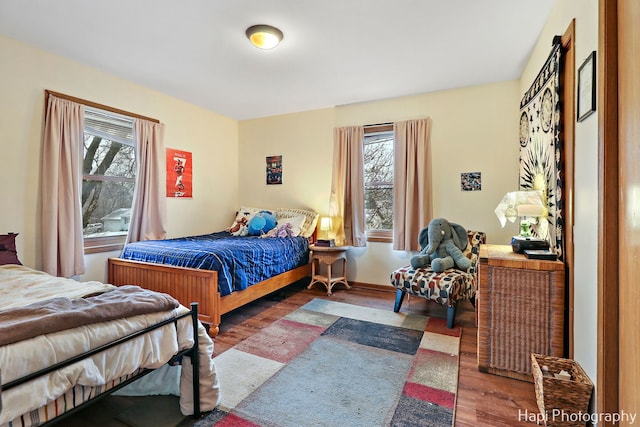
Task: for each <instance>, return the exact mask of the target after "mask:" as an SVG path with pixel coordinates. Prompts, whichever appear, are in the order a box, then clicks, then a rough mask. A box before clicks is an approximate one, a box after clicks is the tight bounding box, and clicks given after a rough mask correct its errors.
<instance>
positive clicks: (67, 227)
mask: <svg viewBox="0 0 640 427" xmlns="http://www.w3.org/2000/svg"><path fill="white" fill-rule="evenodd" d="M83 134H84V106H83V105H81V104H78V103H75V102H72V101H68V100H64V99H60V98H56V97H55V96H52V95H49V96H48V98H47V111H46V115H45V121H44V140H43V150H42V219H41V224H42V269H43V270H44V271H46V272H47V273H49V274H52V275H54V276H63V277H71V276H75V275H78V274H83V273H84V272H85V268H84V241H83V238H82V207H81V205H80V200H81V197H80V194H81V192H82V179H81V177H82V173H81V164H82V155H83V153H82V147H83V145H82V144H83V140H84V136H83Z"/></svg>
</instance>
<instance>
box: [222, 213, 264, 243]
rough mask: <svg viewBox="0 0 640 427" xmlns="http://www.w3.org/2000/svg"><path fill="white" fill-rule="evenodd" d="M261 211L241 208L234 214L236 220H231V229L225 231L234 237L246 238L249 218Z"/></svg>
mask: <svg viewBox="0 0 640 427" xmlns="http://www.w3.org/2000/svg"><path fill="white" fill-rule="evenodd" d="M261 210H262V209H258V208H247V207H245V206H241V207H240V209H238V212H237V213H236V218H235V219H234V220H233V224H231V227H229V228H227V231H228V232H229V233H231V234H232V235H234V236H246V235H247V234H249V221H251V218H253V216H254V215H255V214H257V213H258V212H260V211H261Z"/></svg>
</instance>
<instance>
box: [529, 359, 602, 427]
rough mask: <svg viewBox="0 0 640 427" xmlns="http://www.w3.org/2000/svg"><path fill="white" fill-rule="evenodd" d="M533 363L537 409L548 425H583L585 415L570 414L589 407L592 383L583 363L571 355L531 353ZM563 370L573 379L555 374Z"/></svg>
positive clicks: (586, 409) (585, 411) (584, 410)
mask: <svg viewBox="0 0 640 427" xmlns="http://www.w3.org/2000/svg"><path fill="white" fill-rule="evenodd" d="M531 365H532V371H533V382H534V383H535V391H536V400H537V402H538V409H539V410H540V413H541V414H542V415H546V422H545V425H547V426H583V427H584V425H585V421H584V420H583V419H580V418H579V417H571V414H577V413H579V412H582V413H583V414H584V413H587V412H588V410H589V400H590V399H591V393H592V391H593V383H592V382H591V380H590V379H589V377H588V376H587V374H586V373H585V372H584V370H582V367H581V366H580V365H579V364H578V363H577V362H575V361H574V360H571V359H563V358H560V357H552V356H543V355H540V354H531ZM543 366H547V367H548V368H549V373H550V374H549V375H544V374H543V372H542V367H543ZM562 370H565V371H567V372H568V373H569V374H571V379H570V380H567V379H560V378H555V377H554V376H553V374H554V373H559V372H560V371H562ZM563 415H564V416H563ZM573 418H578V419H573Z"/></svg>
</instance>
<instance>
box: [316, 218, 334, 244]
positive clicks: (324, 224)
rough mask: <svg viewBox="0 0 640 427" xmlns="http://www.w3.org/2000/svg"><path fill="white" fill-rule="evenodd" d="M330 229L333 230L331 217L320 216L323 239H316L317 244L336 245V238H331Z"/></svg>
mask: <svg viewBox="0 0 640 427" xmlns="http://www.w3.org/2000/svg"><path fill="white" fill-rule="evenodd" d="M329 231H331V217H328V216H325V217H322V218H320V233H319V234H320V235H321V236H322V237H323V238H322V239H318V240H317V241H316V246H335V245H336V243H335V240H334V239H329Z"/></svg>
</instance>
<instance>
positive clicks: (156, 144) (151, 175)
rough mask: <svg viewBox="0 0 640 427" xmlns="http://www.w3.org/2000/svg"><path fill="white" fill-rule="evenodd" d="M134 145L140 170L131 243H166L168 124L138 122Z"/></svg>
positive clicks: (134, 123)
mask: <svg viewBox="0 0 640 427" xmlns="http://www.w3.org/2000/svg"><path fill="white" fill-rule="evenodd" d="M133 141H134V144H135V149H136V162H137V164H138V167H137V173H136V190H135V192H134V195H133V206H132V207H131V223H130V224H129V234H128V235H127V241H128V242H129V243H132V242H137V241H140V240H157V239H164V238H165V237H166V234H167V232H166V224H167V199H166V195H165V194H164V191H165V179H166V166H165V161H166V160H165V149H164V124H162V123H154V122H150V121H148V120H141V119H134V121H133Z"/></svg>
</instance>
